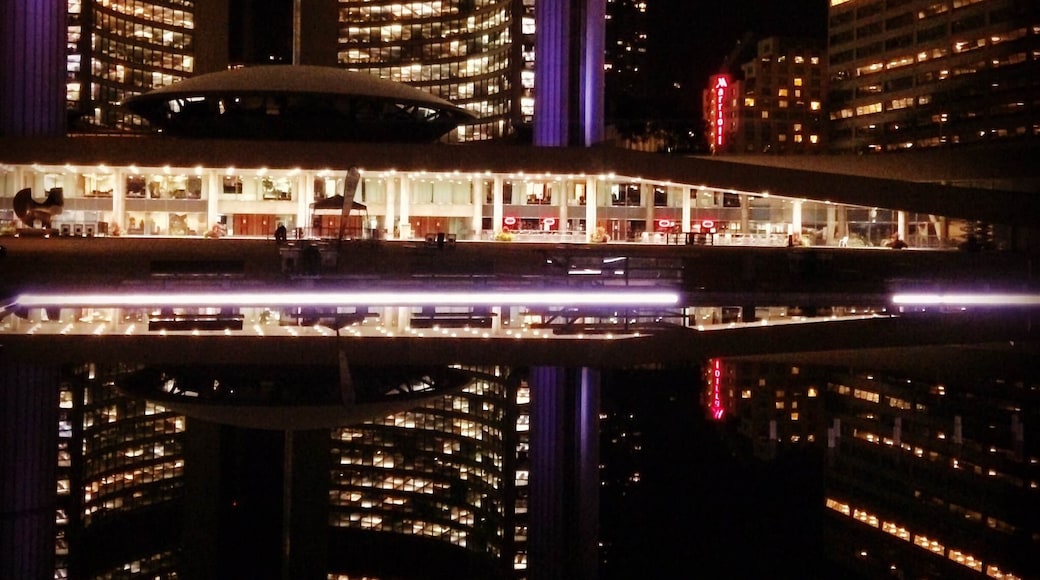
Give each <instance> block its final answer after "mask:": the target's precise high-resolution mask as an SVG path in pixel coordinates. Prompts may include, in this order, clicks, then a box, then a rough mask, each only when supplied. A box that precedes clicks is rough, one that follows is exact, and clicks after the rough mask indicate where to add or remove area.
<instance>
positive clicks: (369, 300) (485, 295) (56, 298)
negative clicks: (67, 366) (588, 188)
mask: <svg viewBox="0 0 1040 580" xmlns="http://www.w3.org/2000/svg"><path fill="white" fill-rule="evenodd" d="M678 301H679V296H678V294H675V293H674V292H646V291H640V292H624V291H606V292H588V291H586V292H556V291H551V292H533V291H508V290H504V291H482V292H464V291H459V292H416V291H408V292H392V291H380V292H363V291H358V292H352V291H347V292H334V291H329V292H320V291H311V292H300V291H292V292H136V293H83V294H74V293H73V294H64V293H54V294H32V293H30V294H22V295H21V296H19V297H18V298H17V299H16V301H15V302H16V304H17V306H19V307H23V308H46V307H59V308H60V307H70V308H71V307H95V308H105V307H108V308H118V307H130V308H132V307H171V308H172V307H186V306H232V307H233V306H239V307H264V306H272V307H293V306H301V307H304V306H340V305H356V304H361V305H366V306H506V305H518V306H619V307H625V306H669V305H674V304H676V303H677V302H678Z"/></svg>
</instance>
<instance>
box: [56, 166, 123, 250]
mask: <svg viewBox="0 0 1040 580" xmlns="http://www.w3.org/2000/svg"><path fill="white" fill-rule="evenodd" d="M113 180H114V181H115V183H113V184H112V216H111V219H110V220H108V221H109V222H110V225H111V224H115V225H117V226H119V229H120V230H125V229H126V172H125V171H116V172H115V176H114V177H113ZM65 191H69V189H68V188H66V190H65ZM65 195H68V194H67V193H66V194H65ZM108 233H109V235H111V234H112V228H111V227H109V228H108Z"/></svg>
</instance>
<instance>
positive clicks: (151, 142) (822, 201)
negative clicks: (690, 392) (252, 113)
mask: <svg viewBox="0 0 1040 580" xmlns="http://www.w3.org/2000/svg"><path fill="white" fill-rule="evenodd" d="M48 141H49V140H44V142H42V143H41V147H40V148H39V149H40V150H39V151H38V155H35V154H32V153H22V154H18V153H15V154H14V155H13V156H14V157H16V158H17V157H21V158H22V159H13V160H12V159H10V156H9V157H8V159H7V160H5V161H4V163H2V164H0V200H7V201H5V202H3V203H2V208H3V209H0V220H2V221H0V227H2V228H4V229H5V230H6V231H5V233H9V234H13V233H15V232H16V231H17V230H18V229H20V228H28V227H32V226H33V224H28V223H23V222H22V221H21V220H18V219H17V218H18V216H16V215H14V212H13V211H12V210H11V207H12V204H11V201H10V200H11V199H12V198H13V197H14V195H15V194H16V193H17V192H18V191H20V190H22V189H24V188H29V189H31V191H32V195H33V199H35V200H37V202H39V200H42V199H43V198H44V197H45V195H46V193H47V192H50V191H52V190H55V189H60V190H61V191H62V194H63V198H64V207H63V208H62V209H61V212H60V213H56V214H54V215H53V216H52V222H51V224H50V225H51V228H52V230H53V231H54V232H55V233H56V234H57V235H62V236H84V237H85V236H93V235H109V236H112V235H129V236H188V237H201V236H209V235H213V234H214V231H217V233H218V234H219V235H221V236H223V235H230V236H234V237H271V236H273V235H274V231H275V228H276V227H277V226H278V225H279V224H282V225H285V226H286V228H288V230H289V232H290V235H291V236H292V237H302V238H329V237H334V236H336V235H338V232H339V229H340V228H339V226H340V223H339V222H340V220H341V216H342V211H340V208H337V207H334V208H331V209H321V207H322V206H321V205H318V206H316V205H315V204H316V203H317V202H321V201H323V200H327V199H329V198H333V196H336V195H343V193H344V187H345V185H344V184H345V181H346V176H347V171H348V169H349V168H350V167H357V168H358V169H359V171H360V173H361V180H360V183H359V185H358V187H357V189H356V191H355V192H353V195H352V199H353V201H354V202H357V204H360V205H357V206H355V207H356V209H353V210H351V212H350V216H349V218H348V223H346V224H345V228H344V229H345V231H346V232H347V233H348V235H349V236H350V237H352V238H376V239H387V240H412V239H417V240H423V239H424V238H425V237H427V236H431V235H433V236H435V235H437V234H446V235H447V236H448V237H449V238H450V239H453V240H458V241H469V240H482V241H491V240H499V241H518V242H523V241H535V242H580V243H584V242H633V243H656V244H676V243H679V244H686V243H700V244H714V245H745V246H783V245H788V244H791V243H794V244H798V245H807V246H809V245H811V246H849V247H883V246H885V245H886V243H887V242H888V241H890V239H891V238H892V236H893V235H897V236H898V237H899V238H900V239H902V240H904V241H906V242H907V243H908V244H909V245H910V246H912V247H915V248H942V247H953V246H955V245H956V241H957V238H958V237H960V230H959V222H958V221H957V220H956V219H953V220H951V219H947V218H945V217H942V216H940V215H937V214H936V212H934V211H914V209H915V208H913V207H912V206H910V207H908V206H905V205H904V206H903V207H898V206H897V207H889V208H885V207H884V206H879V205H878V204H877V203H876V202H877V201H883V200H877V199H872V198H876V197H877V196H876V194H875V193H874V190H880V191H884V190H891V188H892V187H893V185H895V186H896V187H897V188H903V189H907V188H909V187H911V185H912V184H907V183H905V182H901V183H898V184H897V183H896V182H889V181H886V180H872V179H866V178H855V177H847V176H836V177H835V176H832V177H831V178H830V179H828V177H827V176H824V175H820V174H816V175H811V174H810V175H808V176H801V175H798V172H792V171H790V170H782V169H769V168H740V166H734V165H733V164H727V163H719V162H712V161H709V160H700V159H687V160H672V159H664V160H661V159H658V158H656V157H655V156H652V155H646V154H637V153H632V152H616V151H600V150H595V149H593V150H585V149H582V150H572V149H562V150H561V149H555V150H548V149H539V148H524V149H516V148H509V147H502V146H480V145H456V146H444V145H434V146H408V145H368V146H358V145H353V144H321V143H317V144H316V143H285V144H275V143H273V142H266V143H265V142H260V143H257V142H250V143H244V142H242V143H239V142H235V143H234V145H231V144H229V143H223V142H203V141H199V142H187V143H186V142H185V141H182V140H177V139H163V138H161V137H160V138H130V137H119V138H115V137H111V138H104V137H96V138H73V139H65V140H60V141H57V142H54V143H52V144H50V145H49V146H48ZM30 143H31V142H30ZM80 144H85V145H86V146H85V147H80V146H79V145H80ZM276 149H278V150H277V151H276ZM344 159H348V160H352V161H355V162H354V163H351V164H350V165H349V166H344V164H343V160H344ZM662 161H663V163H662ZM792 173H793V175H792ZM832 181H834V184H833V185H831V182H832ZM839 182H840V183H841V185H840V186H839V185H838V183H839ZM770 184H772V185H770ZM839 187H840V189H839ZM917 187H918V188H922V189H928V188H931V187H935V188H938V189H940V190H943V189H947V188H942V187H941V186H931V185H928V184H923V185H918V186H917ZM828 188H830V189H828ZM823 190H827V191H829V192H833V196H832V195H827V193H823ZM908 190H909V189H908ZM860 192H862V194H861V195H860V196H859V197H860V199H856V196H857V194H858V193H860ZM348 193H350V192H348ZM843 196H844V197H845V198H847V199H846V200H845V203H842V199H841V198H842V197H843ZM592 200H595V202H594V203H593V202H592ZM893 201H895V200H893ZM857 202H859V203H857ZM872 202H873V203H872ZM325 207H328V206H327V205H326V206H325ZM940 209H941V208H940ZM37 225H39V224H37Z"/></svg>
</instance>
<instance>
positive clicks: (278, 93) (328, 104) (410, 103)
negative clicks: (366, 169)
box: [125, 65, 474, 143]
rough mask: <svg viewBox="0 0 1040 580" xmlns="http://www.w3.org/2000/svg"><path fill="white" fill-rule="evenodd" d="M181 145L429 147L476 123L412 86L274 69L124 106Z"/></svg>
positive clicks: (167, 90) (196, 83) (193, 83)
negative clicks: (201, 140) (189, 140)
mask: <svg viewBox="0 0 1040 580" xmlns="http://www.w3.org/2000/svg"><path fill="white" fill-rule="evenodd" d="M125 104H126V106H127V108H129V109H130V111H132V112H133V113H136V114H138V115H141V116H142V117H144V118H145V119H147V120H148V121H149V123H151V124H152V125H153V126H154V127H155V128H157V129H159V130H160V131H162V132H164V133H167V134H171V135H178V136H186V137H214V138H234V139H291V140H331V141H398V142H413V143H414V142H428V141H434V140H436V139H438V138H440V137H441V136H443V135H444V134H446V133H447V132H449V131H451V130H453V129H455V128H456V127H458V126H459V125H460V124H464V123H466V122H469V121H472V120H473V119H474V117H473V115H472V114H470V113H469V112H468V111H466V110H464V109H462V108H459V107H457V106H455V105H453V104H451V103H449V102H448V101H445V100H444V99H441V98H438V97H436V96H434V95H431V94H429V93H426V92H424V91H422V90H419V89H417V88H414V87H411V86H409V85H405V84H401V83H395V82H392V81H388V80H384V79H380V78H378V77H375V76H373V75H369V74H365V73H358V72H351V71H346V70H343V69H338V68H332V67H318V66H297V65H272V66H256V67H246V68H239V69H232V70H228V71H223V72H217V73H210V74H204V75H199V76H195V77H191V78H188V79H185V80H183V81H180V82H177V83H174V84H171V85H167V86H165V87H161V88H158V89H155V90H153V91H151V92H148V93H145V94H143V95H138V96H135V97H131V98H129V99H127V101H126V103H125Z"/></svg>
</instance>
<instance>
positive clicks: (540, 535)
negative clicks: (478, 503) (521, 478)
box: [527, 367, 600, 580]
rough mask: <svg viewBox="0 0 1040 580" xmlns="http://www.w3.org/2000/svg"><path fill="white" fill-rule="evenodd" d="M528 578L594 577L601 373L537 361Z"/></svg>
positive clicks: (532, 377)
mask: <svg viewBox="0 0 1040 580" xmlns="http://www.w3.org/2000/svg"><path fill="white" fill-rule="evenodd" d="M529 383H530V386H531V434H530V439H531V455H530V457H531V479H530V495H531V500H530V508H529V511H528V514H529V531H530V532H529V535H528V546H529V555H528V568H527V570H528V577H529V578H531V580H544V579H552V580H557V579H560V580H562V579H567V580H571V579H577V580H594V579H595V578H596V577H597V571H598V547H597V538H598V535H599V396H600V377H599V373H598V372H597V371H595V370H592V369H587V368H581V369H565V368H559V367H535V368H532V369H531V371H530V377H529Z"/></svg>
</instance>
